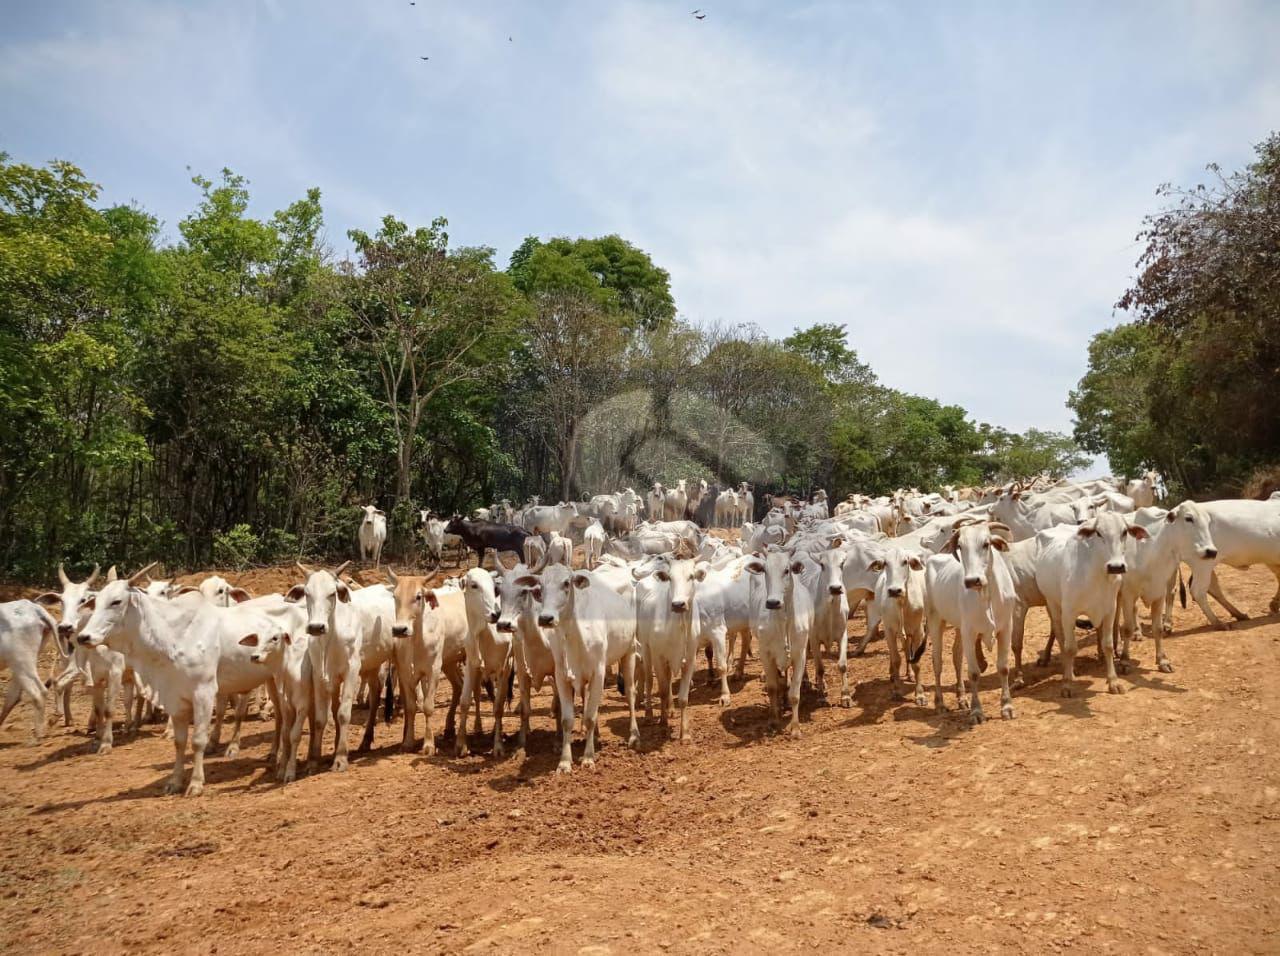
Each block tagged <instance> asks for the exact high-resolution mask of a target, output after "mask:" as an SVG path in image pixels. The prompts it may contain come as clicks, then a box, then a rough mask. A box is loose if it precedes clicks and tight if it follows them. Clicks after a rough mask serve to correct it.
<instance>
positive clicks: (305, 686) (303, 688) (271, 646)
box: [239, 595, 315, 783]
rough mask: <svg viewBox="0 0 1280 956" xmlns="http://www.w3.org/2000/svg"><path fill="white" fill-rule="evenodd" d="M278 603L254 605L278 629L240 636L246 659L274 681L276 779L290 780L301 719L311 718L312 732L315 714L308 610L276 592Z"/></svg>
mask: <svg viewBox="0 0 1280 956" xmlns="http://www.w3.org/2000/svg"><path fill="white" fill-rule="evenodd" d="M273 597H275V598H277V600H279V601H280V604H279V605H278V606H271V605H256V606H258V609H259V610H260V611H261V613H263V614H266V615H267V616H268V617H270V618H271V619H272V620H273V621H275V622H276V623H277V624H278V625H279V628H278V630H275V631H272V632H270V633H267V634H261V635H258V634H250V635H248V636H246V637H243V638H241V639H240V641H239V644H240V646H241V647H244V648H246V649H247V651H248V654H249V659H250V660H251V661H252V662H253V663H255V664H261V665H262V666H264V667H266V668H267V669H268V670H270V671H271V674H272V676H273V678H274V681H275V686H276V691H277V696H276V714H277V741H276V747H275V751H276V757H277V762H276V768H275V769H276V779H277V780H279V781H280V782H281V783H292V782H293V781H294V779H295V778H296V777H297V773H298V743H299V742H300V741H301V739H302V724H303V721H304V720H310V721H311V732H312V734H314V733H315V714H314V712H313V710H312V705H311V698H312V677H311V661H310V658H309V656H308V654H307V643H308V641H309V640H310V638H309V637H308V635H307V630H306V629H307V612H306V610H305V608H304V607H302V606H300V605H297V604H290V603H288V602H287V601H284V599H283V598H281V597H280V596H279V595H273Z"/></svg>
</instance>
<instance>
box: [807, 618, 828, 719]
mask: <svg viewBox="0 0 1280 956" xmlns="http://www.w3.org/2000/svg"><path fill="white" fill-rule="evenodd" d="M814 629H815V630H816V629H817V624H816V622H815V625H814ZM823 650H824V647H823V644H822V640H821V638H820V637H819V636H818V635H817V634H813V635H812V636H811V637H810V638H809V653H810V654H811V655H812V656H813V682H814V685H815V686H816V689H817V691H818V699H819V700H826V699H827V666H826V662H825V661H824V660H823V659H822V652H823Z"/></svg>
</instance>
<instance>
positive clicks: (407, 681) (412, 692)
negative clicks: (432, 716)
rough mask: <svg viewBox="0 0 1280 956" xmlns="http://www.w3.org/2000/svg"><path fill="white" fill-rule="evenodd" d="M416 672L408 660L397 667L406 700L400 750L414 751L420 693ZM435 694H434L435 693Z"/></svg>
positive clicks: (403, 699) (402, 693) (404, 751)
mask: <svg viewBox="0 0 1280 956" xmlns="http://www.w3.org/2000/svg"><path fill="white" fill-rule="evenodd" d="M416 676H417V675H416V673H415V672H414V668H413V666H412V665H411V664H409V663H408V662H401V663H400V665H399V666H397V667H396V679H397V680H398V681H400V699H401V700H402V701H403V702H404V729H403V731H402V732H401V734H400V751H401V752H402V753H413V751H414V749H415V748H414V741H413V732H414V730H415V729H416V727H417V723H418V694H417V688H416V687H415V684H416V681H415V679H414V678H415V677H416ZM433 696H434V695H433Z"/></svg>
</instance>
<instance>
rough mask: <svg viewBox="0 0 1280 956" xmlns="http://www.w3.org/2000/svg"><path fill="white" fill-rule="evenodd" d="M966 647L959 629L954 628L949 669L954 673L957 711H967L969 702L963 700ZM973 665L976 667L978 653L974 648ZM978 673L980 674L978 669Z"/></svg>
mask: <svg viewBox="0 0 1280 956" xmlns="http://www.w3.org/2000/svg"><path fill="white" fill-rule="evenodd" d="M965 653H966V646H965V642H964V637H963V635H962V634H961V633H960V628H958V627H957V628H956V632H955V636H954V637H953V638H952V640H951V667H952V669H953V670H954V671H955V672H956V707H957V709H959V710H968V709H969V702H968V701H967V700H965V699H964V686H965V679H964V675H965V673H966V670H967V662H966V661H965ZM973 664H974V666H975V667H978V651H977V648H974V651H973ZM978 673H981V668H979V670H978Z"/></svg>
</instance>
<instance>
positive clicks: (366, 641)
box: [351, 568, 415, 753]
mask: <svg viewBox="0 0 1280 956" xmlns="http://www.w3.org/2000/svg"><path fill="white" fill-rule="evenodd" d="M387 572H388V575H390V574H391V569H390V568H387ZM390 580H391V583H392V586H394V585H395V578H394V576H391V577H390ZM351 605H352V607H354V608H355V610H356V612H357V613H358V614H359V615H360V681H361V683H362V684H368V686H369V712H368V714H367V715H366V718H365V724H364V736H362V737H361V738H360V746H359V747H358V748H356V751H357V753H365V752H367V751H368V750H369V749H370V748H371V747H372V746H373V730H374V725H375V723H376V722H377V718H378V699H379V697H380V696H381V694H380V690H381V688H382V680H383V677H382V675H383V672H384V670H386V671H387V680H390V679H391V675H390V671H391V670H394V671H395V673H396V674H397V675H399V678H400V692H401V697H408V696H409V695H411V694H414V693H415V690H414V685H413V684H412V683H410V682H409V681H407V680H406V679H405V678H406V676H407V675H408V674H409V672H410V670H411V667H412V665H411V663H410V658H411V656H412V652H411V649H410V648H409V646H408V645H406V644H405V642H404V641H401V640H399V639H397V638H396V636H395V635H394V634H393V633H392V632H391V629H392V627H393V626H394V625H395V618H396V601H395V597H394V595H393V594H392V593H391V590H390V588H388V587H386V586H385V585H382V584H375V585H372V586H370V587H363V588H360V589H359V590H357V591H353V592H352V594H351Z"/></svg>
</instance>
